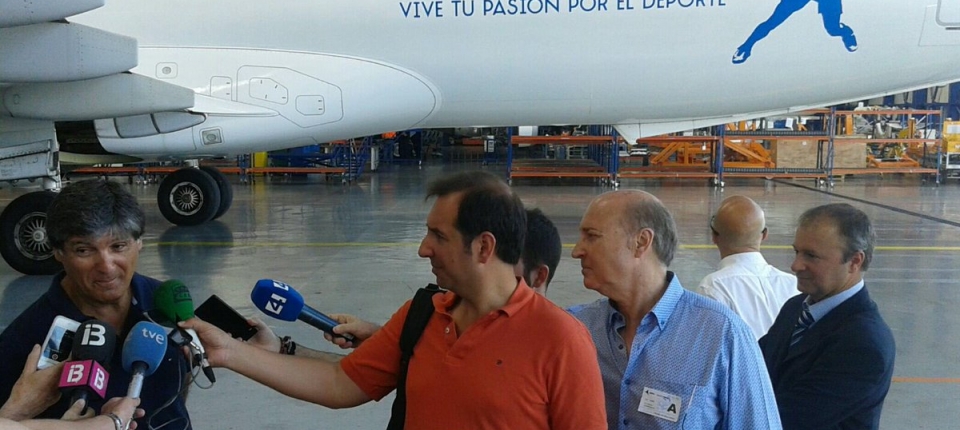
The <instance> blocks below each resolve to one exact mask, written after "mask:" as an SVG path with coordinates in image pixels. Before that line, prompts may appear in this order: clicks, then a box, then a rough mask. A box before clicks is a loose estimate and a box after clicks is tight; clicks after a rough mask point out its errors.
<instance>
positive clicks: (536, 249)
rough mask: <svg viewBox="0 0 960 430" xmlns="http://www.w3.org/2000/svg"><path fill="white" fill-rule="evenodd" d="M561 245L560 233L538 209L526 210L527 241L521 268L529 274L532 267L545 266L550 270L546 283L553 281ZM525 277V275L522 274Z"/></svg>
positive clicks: (524, 246) (561, 248)
mask: <svg viewBox="0 0 960 430" xmlns="http://www.w3.org/2000/svg"><path fill="white" fill-rule="evenodd" d="M561 252H563V243H562V242H561V241H560V232H559V231H557V227H556V226H555V225H553V222H552V221H550V218H547V216H546V215H544V214H543V211H541V210H540V209H528V210H527V239H526V241H525V242H524V244H523V268H524V271H527V272H529V271H530V270H531V269H533V268H534V267H537V266H539V265H541V264H546V265H547V267H548V268H550V276H548V277H547V283H548V284H549V283H550V281H552V280H553V275H555V274H556V273H557V265H558V264H560V254H561ZM524 276H526V273H524Z"/></svg>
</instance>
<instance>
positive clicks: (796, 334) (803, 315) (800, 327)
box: [790, 302, 813, 346]
mask: <svg viewBox="0 0 960 430" xmlns="http://www.w3.org/2000/svg"><path fill="white" fill-rule="evenodd" d="M811 325H813V314H811V313H810V306H807V303H806V302H804V303H803V310H802V311H800V318H798V319H797V327H796V328H794V329H793V335H792V336H790V346H793V345H795V344H796V343H797V342H799V341H800V338H801V337H803V332H805V331H807V329H808V328H810V326H811Z"/></svg>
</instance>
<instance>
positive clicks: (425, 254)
mask: <svg viewBox="0 0 960 430" xmlns="http://www.w3.org/2000/svg"><path fill="white" fill-rule="evenodd" d="M417 255H419V256H420V258H430V256H431V255H433V252H432V251H431V249H430V247H429V246H427V238H423V240H421V241H420V248H418V249H417Z"/></svg>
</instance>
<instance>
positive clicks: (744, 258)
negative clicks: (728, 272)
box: [720, 251, 767, 269]
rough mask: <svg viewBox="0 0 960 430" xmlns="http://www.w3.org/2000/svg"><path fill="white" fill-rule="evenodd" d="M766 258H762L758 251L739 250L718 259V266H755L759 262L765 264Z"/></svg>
mask: <svg viewBox="0 0 960 430" xmlns="http://www.w3.org/2000/svg"><path fill="white" fill-rule="evenodd" d="M766 262H767V260H764V258H763V254H761V253H759V252H753V251H750V252H741V253H737V254H732V255H728V256H726V257H724V258H723V259H722V260H720V268H721V269H723V268H725V267H730V266H733V265H751V266H756V265H760V264H766Z"/></svg>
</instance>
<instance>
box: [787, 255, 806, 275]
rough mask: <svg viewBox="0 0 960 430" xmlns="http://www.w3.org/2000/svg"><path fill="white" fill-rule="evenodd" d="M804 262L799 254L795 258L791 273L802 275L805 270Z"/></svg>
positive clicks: (791, 265)
mask: <svg viewBox="0 0 960 430" xmlns="http://www.w3.org/2000/svg"><path fill="white" fill-rule="evenodd" d="M804 267H805V266H804V264H803V261H802V260H801V259H800V254H797V255H795V256H794V257H793V263H791V264H790V271H791V272H793V273H794V274H796V273H800V271H801V270H803V269H804Z"/></svg>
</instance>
